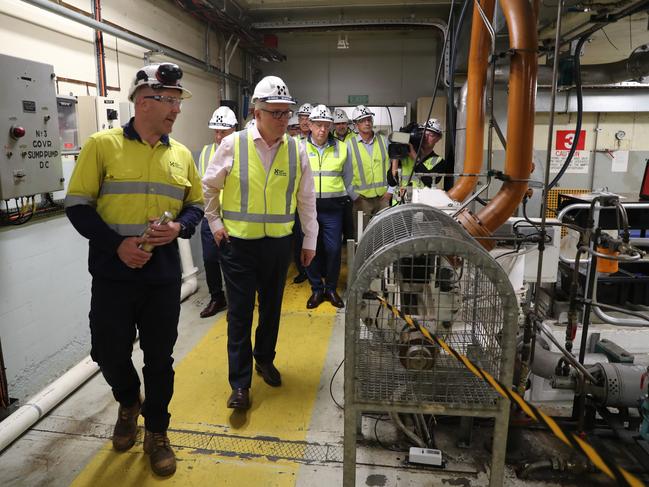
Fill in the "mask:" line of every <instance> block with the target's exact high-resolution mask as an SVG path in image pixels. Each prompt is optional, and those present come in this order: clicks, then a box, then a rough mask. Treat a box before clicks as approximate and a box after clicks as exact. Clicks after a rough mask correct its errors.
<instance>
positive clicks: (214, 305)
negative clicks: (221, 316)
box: [201, 295, 228, 318]
mask: <svg viewBox="0 0 649 487" xmlns="http://www.w3.org/2000/svg"><path fill="white" fill-rule="evenodd" d="M227 307H228V303H227V302H226V301H225V296H223V295H221V296H219V297H218V298H216V299H212V300H211V301H210V302H209V303H208V304H207V306H205V308H203V311H201V318H209V317H210V316H214V315H215V314H216V313H218V312H219V311H223V310H224V309H225V308H227Z"/></svg>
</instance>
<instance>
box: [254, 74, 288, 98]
mask: <svg viewBox="0 0 649 487" xmlns="http://www.w3.org/2000/svg"><path fill="white" fill-rule="evenodd" d="M258 101H265V102H266V103H285V104H289V105H294V104H295V100H294V99H293V98H292V97H291V94H290V93H289V92H288V88H287V86H286V83H284V82H283V81H282V79H281V78H278V77H277V76H266V77H265V78H262V80H261V81H260V82H259V83H257V86H255V91H254V92H253V94H252V102H253V103H255V102H258Z"/></svg>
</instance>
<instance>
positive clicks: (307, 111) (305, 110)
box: [297, 103, 313, 115]
mask: <svg viewBox="0 0 649 487" xmlns="http://www.w3.org/2000/svg"><path fill="white" fill-rule="evenodd" d="M312 110H313V107H312V106H311V103H304V104H303V105H302V106H301V107H300V108H298V110H297V114H298V115H311V111H312Z"/></svg>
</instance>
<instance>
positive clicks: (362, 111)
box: [349, 105, 392, 232]
mask: <svg viewBox="0 0 649 487" xmlns="http://www.w3.org/2000/svg"><path fill="white" fill-rule="evenodd" d="M352 120H353V121H354V124H355V125H356V128H357V130H358V135H356V136H355V137H351V138H350V139H349V144H350V145H351V148H352V154H353V157H354V160H353V162H352V165H353V168H354V182H353V186H354V191H355V193H357V194H358V195H359V197H358V198H356V199H355V200H354V215H356V214H357V213H358V212H359V211H362V212H363V214H364V218H365V219H367V218H368V217H372V216H373V215H375V214H376V213H377V212H378V211H379V210H381V209H383V208H387V207H388V206H389V204H390V200H391V199H392V194H391V191H388V182H387V173H388V169H390V159H389V156H388V149H387V147H388V146H387V142H386V140H385V137H384V136H383V135H381V134H378V133H374V113H372V111H371V110H370V109H369V108H367V107H366V106H365V105H358V106H357V107H356V108H354V111H353V112H352ZM354 224H355V226H357V218H356V217H354ZM356 231H357V232H358V229H357V230H356Z"/></svg>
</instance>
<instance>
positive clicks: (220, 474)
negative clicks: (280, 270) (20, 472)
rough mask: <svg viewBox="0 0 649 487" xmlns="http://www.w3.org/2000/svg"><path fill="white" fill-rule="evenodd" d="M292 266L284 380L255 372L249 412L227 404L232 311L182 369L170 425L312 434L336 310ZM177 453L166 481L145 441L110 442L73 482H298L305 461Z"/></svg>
mask: <svg viewBox="0 0 649 487" xmlns="http://www.w3.org/2000/svg"><path fill="white" fill-rule="evenodd" d="M293 272H294V271H293V270H291V271H290V272H289V279H288V282H287V284H286V290H285V294H284V303H283V313H282V322H281V327H280V334H279V342H278V347H277V357H276V358H275V364H276V365H277V368H278V369H279V370H280V371H281V373H282V383H283V384H282V386H281V387H279V388H273V387H270V386H268V385H266V384H265V383H264V382H263V380H262V379H261V377H260V376H258V375H256V374H255V375H254V377H253V382H252V389H251V397H252V408H251V410H250V411H248V414H246V415H241V414H240V413H234V414H233V413H232V410H230V409H227V408H226V406H225V403H226V399H227V397H228V395H229V393H230V387H229V385H228V377H227V376H228V368H227V352H226V341H227V335H226V322H225V317H221V318H220V319H218V320H217V321H216V323H215V324H214V326H213V327H212V328H211V329H210V331H209V332H208V333H207V334H206V335H205V337H203V339H202V340H201V341H200V343H199V344H198V345H197V346H196V347H195V348H194V349H193V350H192V351H191V352H190V353H189V354H188V355H187V356H186V357H185V359H184V360H182V362H181V363H180V364H179V365H178V366H177V367H176V381H175V393H174V397H173V400H172V402H171V414H172V418H171V425H170V428H171V429H173V430H185V431H191V432H202V433H210V432H213V433H218V434H223V433H226V434H228V435H232V436H236V437H251V438H252V437H263V438H273V437H275V438H278V439H279V440H293V441H295V440H297V441H301V440H305V439H306V435H307V428H308V425H309V423H310V420H311V414H312V411H313V406H314V403H315V399H316V396H317V392H318V385H319V382H320V376H321V373H322V367H323V364H324V361H325V357H326V354H327V349H328V346H329V340H330V337H331V331H332V329H333V324H334V321H335V318H334V316H335V308H333V307H332V306H331V304H329V303H323V304H322V305H320V307H319V308H317V309H316V310H313V311H310V310H307V309H306V306H305V304H306V300H307V298H308V297H309V295H310V289H309V285H308V283H303V284H300V285H295V284H293V283H292V277H293V275H294V274H293ZM255 322H256V317H255ZM253 336H254V333H253ZM140 424H142V419H141V418H140ZM172 442H173V439H172ZM257 453H259V454H260V455H264V454H268V453H267V452H257ZM176 455H177V458H178V470H177V472H176V474H175V475H174V476H173V477H171V478H169V479H165V480H163V479H160V478H156V477H155V476H154V475H153V474H152V473H151V470H150V468H149V464H148V458H147V457H146V456H145V455H144V454H143V453H142V444H141V443H140V442H138V443H136V445H135V446H134V447H133V448H132V449H131V450H130V451H129V452H127V453H121V454H118V453H116V452H114V451H113V450H112V448H111V445H110V443H106V444H105V445H104V446H103V447H102V449H101V451H100V452H99V453H98V454H97V455H96V456H95V457H94V458H93V460H91V462H90V463H89V464H88V465H87V466H86V467H85V468H84V469H83V470H82V471H81V473H80V474H79V475H78V477H77V478H76V479H75V481H74V482H73V484H72V485H74V486H77V487H79V486H93V487H94V486H103V485H106V486H108V485H110V486H114V485H138V486H140V485H153V484H155V483H158V482H162V481H164V483H165V485H182V486H194V485H196V486H199V485H200V486H203V485H217V486H237V487H247V486H251V487H253V486H254V487H264V486H268V487H270V486H277V487H284V486H292V485H294V484H295V478H296V475H297V472H298V469H299V466H300V465H299V464H298V463H295V462H290V461H286V460H278V459H274V458H273V457H272V454H271V455H269V457H263V456H262V457H259V456H256V455H250V456H246V455H239V454H238V453H237V452H230V453H228V452H225V453H215V452H214V451H213V450H209V449H204V450H202V449H200V448H177V449H176Z"/></svg>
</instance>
